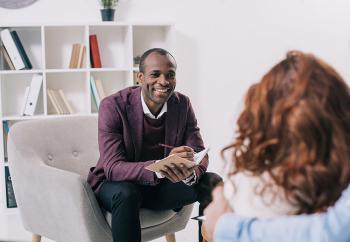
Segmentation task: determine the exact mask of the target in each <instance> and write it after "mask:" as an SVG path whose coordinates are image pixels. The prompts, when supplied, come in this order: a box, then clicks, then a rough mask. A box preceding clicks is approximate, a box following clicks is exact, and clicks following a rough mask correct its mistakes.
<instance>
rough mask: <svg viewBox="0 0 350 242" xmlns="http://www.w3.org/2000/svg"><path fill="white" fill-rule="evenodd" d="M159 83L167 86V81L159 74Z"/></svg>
mask: <svg viewBox="0 0 350 242" xmlns="http://www.w3.org/2000/svg"><path fill="white" fill-rule="evenodd" d="M159 83H160V84H162V85H168V84H169V81H168V80H167V78H166V76H165V75H164V74H161V75H160V76H159Z"/></svg>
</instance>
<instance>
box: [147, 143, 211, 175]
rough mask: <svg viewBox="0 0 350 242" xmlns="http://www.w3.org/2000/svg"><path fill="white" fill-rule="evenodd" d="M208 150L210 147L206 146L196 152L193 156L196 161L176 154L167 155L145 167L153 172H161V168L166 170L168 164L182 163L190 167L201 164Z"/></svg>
mask: <svg viewBox="0 0 350 242" xmlns="http://www.w3.org/2000/svg"><path fill="white" fill-rule="evenodd" d="M208 151H209V148H206V149H204V150H202V151H201V152H198V153H195V154H194V157H193V159H194V161H189V160H186V159H184V158H181V157H179V156H177V155H175V154H174V155H169V156H168V157H165V158H164V159H162V160H160V161H158V162H156V163H153V164H151V165H149V166H147V167H145V169H147V170H150V171H153V172H160V171H161V170H164V168H165V166H166V165H167V166H170V165H171V164H182V165H184V166H186V167H188V168H191V167H194V166H197V165H199V163H200V162H201V160H202V159H203V158H204V156H205V155H206V154H207V153H208Z"/></svg>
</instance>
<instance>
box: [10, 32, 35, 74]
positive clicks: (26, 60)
mask: <svg viewBox="0 0 350 242" xmlns="http://www.w3.org/2000/svg"><path fill="white" fill-rule="evenodd" d="M11 36H12V39H13V41H14V42H15V44H16V46H17V49H18V51H19V54H20V55H21V58H22V60H23V62H24V65H25V69H28V70H29V69H32V68H33V66H32V63H30V60H29V58H28V56H27V53H26V52H25V50H24V48H23V45H22V42H21V40H20V39H19V36H18V34H17V32H16V31H15V30H13V31H11Z"/></svg>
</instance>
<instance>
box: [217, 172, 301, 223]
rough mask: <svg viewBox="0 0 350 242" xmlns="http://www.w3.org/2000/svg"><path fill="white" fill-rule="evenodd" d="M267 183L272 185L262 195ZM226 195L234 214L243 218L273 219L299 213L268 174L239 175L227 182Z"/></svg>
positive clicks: (241, 173)
mask: <svg viewBox="0 0 350 242" xmlns="http://www.w3.org/2000/svg"><path fill="white" fill-rule="evenodd" d="M267 183H271V186H268V187H267V188H266V190H265V191H264V193H263V195H260V194H259V192H261V191H262V189H263V187H264V186H265V184H267ZM224 193H225V197H226V198H227V199H228V201H229V203H230V205H231V207H232V209H233V210H234V212H235V213H237V214H238V215H242V216H249V217H258V218H272V217H277V216H282V215H288V214H295V213H296V211H297V207H295V206H293V205H292V204H290V203H289V202H288V201H287V200H286V198H285V195H284V192H283V190H282V188H279V187H277V186H276V185H275V184H274V182H273V180H272V179H271V177H270V175H269V174H268V173H267V172H266V173H264V174H263V175H262V176H252V175H250V174H248V173H246V172H240V173H237V174H236V175H234V176H231V177H230V178H229V179H228V180H227V181H226V182H225V187H224Z"/></svg>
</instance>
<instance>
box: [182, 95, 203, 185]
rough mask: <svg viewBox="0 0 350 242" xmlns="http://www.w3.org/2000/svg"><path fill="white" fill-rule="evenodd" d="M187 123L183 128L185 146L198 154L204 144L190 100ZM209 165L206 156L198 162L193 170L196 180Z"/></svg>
mask: <svg viewBox="0 0 350 242" xmlns="http://www.w3.org/2000/svg"><path fill="white" fill-rule="evenodd" d="M187 110H188V111H187V113H188V114H187V122H186V128H185V135H184V139H185V145H187V146H189V147H192V148H193V149H194V150H195V152H199V151H201V150H204V143H203V139H202V136H201V134H200V129H199V127H198V123H197V119H196V116H195V114H194V111H193V108H192V105H191V102H190V100H189V99H188V106H187ZM208 164H209V157H208V155H206V156H205V157H204V158H203V159H202V161H201V162H200V164H199V166H197V167H196V168H195V172H196V178H197V180H198V178H199V177H200V176H201V175H202V174H203V173H204V172H205V171H206V170H207V168H208Z"/></svg>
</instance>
